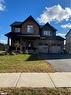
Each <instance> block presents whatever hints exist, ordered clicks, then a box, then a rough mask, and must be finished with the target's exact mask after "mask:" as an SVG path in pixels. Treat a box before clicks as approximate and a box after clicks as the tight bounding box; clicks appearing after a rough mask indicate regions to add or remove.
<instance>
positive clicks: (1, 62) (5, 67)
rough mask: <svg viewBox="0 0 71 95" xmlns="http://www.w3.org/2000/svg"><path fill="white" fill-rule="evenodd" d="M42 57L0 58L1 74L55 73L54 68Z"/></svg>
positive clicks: (16, 56)
mask: <svg viewBox="0 0 71 95" xmlns="http://www.w3.org/2000/svg"><path fill="white" fill-rule="evenodd" d="M42 59H43V58H42V57H41V56H40V55H32V54H19V55H4V56H0V73H4V72H11V73H12V72H54V69H53V67H52V66H51V65H50V64H49V63H47V62H46V61H45V60H42Z"/></svg>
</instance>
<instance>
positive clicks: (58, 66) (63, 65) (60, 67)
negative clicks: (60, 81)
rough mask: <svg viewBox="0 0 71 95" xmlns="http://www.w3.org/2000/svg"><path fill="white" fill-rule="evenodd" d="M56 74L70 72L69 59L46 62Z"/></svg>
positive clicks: (70, 64) (70, 61)
mask: <svg viewBox="0 0 71 95" xmlns="http://www.w3.org/2000/svg"><path fill="white" fill-rule="evenodd" d="M47 61H48V62H49V63H50V64H51V65H52V66H53V67H54V69H55V70H56V71H57V72H71V58H70V59H48V60H47Z"/></svg>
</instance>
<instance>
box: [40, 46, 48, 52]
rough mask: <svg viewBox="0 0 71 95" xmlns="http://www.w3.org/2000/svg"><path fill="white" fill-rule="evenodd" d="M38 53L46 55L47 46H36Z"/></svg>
mask: <svg viewBox="0 0 71 95" xmlns="http://www.w3.org/2000/svg"><path fill="white" fill-rule="evenodd" d="M38 51H39V53H48V46H38Z"/></svg>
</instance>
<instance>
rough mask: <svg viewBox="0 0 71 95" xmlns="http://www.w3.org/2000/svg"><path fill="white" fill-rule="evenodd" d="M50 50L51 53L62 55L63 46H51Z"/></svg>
mask: <svg viewBox="0 0 71 95" xmlns="http://www.w3.org/2000/svg"><path fill="white" fill-rule="evenodd" d="M49 50H50V53H60V52H61V46H51V47H50V49H49Z"/></svg>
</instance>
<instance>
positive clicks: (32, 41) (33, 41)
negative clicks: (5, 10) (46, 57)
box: [5, 16, 64, 53]
mask: <svg viewBox="0 0 71 95" xmlns="http://www.w3.org/2000/svg"><path fill="white" fill-rule="evenodd" d="M10 26H11V32H9V33H7V34H5V36H7V37H8V45H9V46H10V47H9V49H10V48H11V49H10V50H14V51H15V50H18V51H20V52H23V53H25V52H38V53H61V52H63V49H64V38H62V37H60V36H56V31H57V30H56V29H55V28H54V27H53V26H51V25H50V24H49V23H46V24H45V25H43V26H42V25H39V24H38V23H37V22H36V21H35V19H34V18H33V17H32V16H29V17H28V18H27V19H26V20H25V21H24V22H14V23H13V24H11V25H10Z"/></svg>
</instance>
